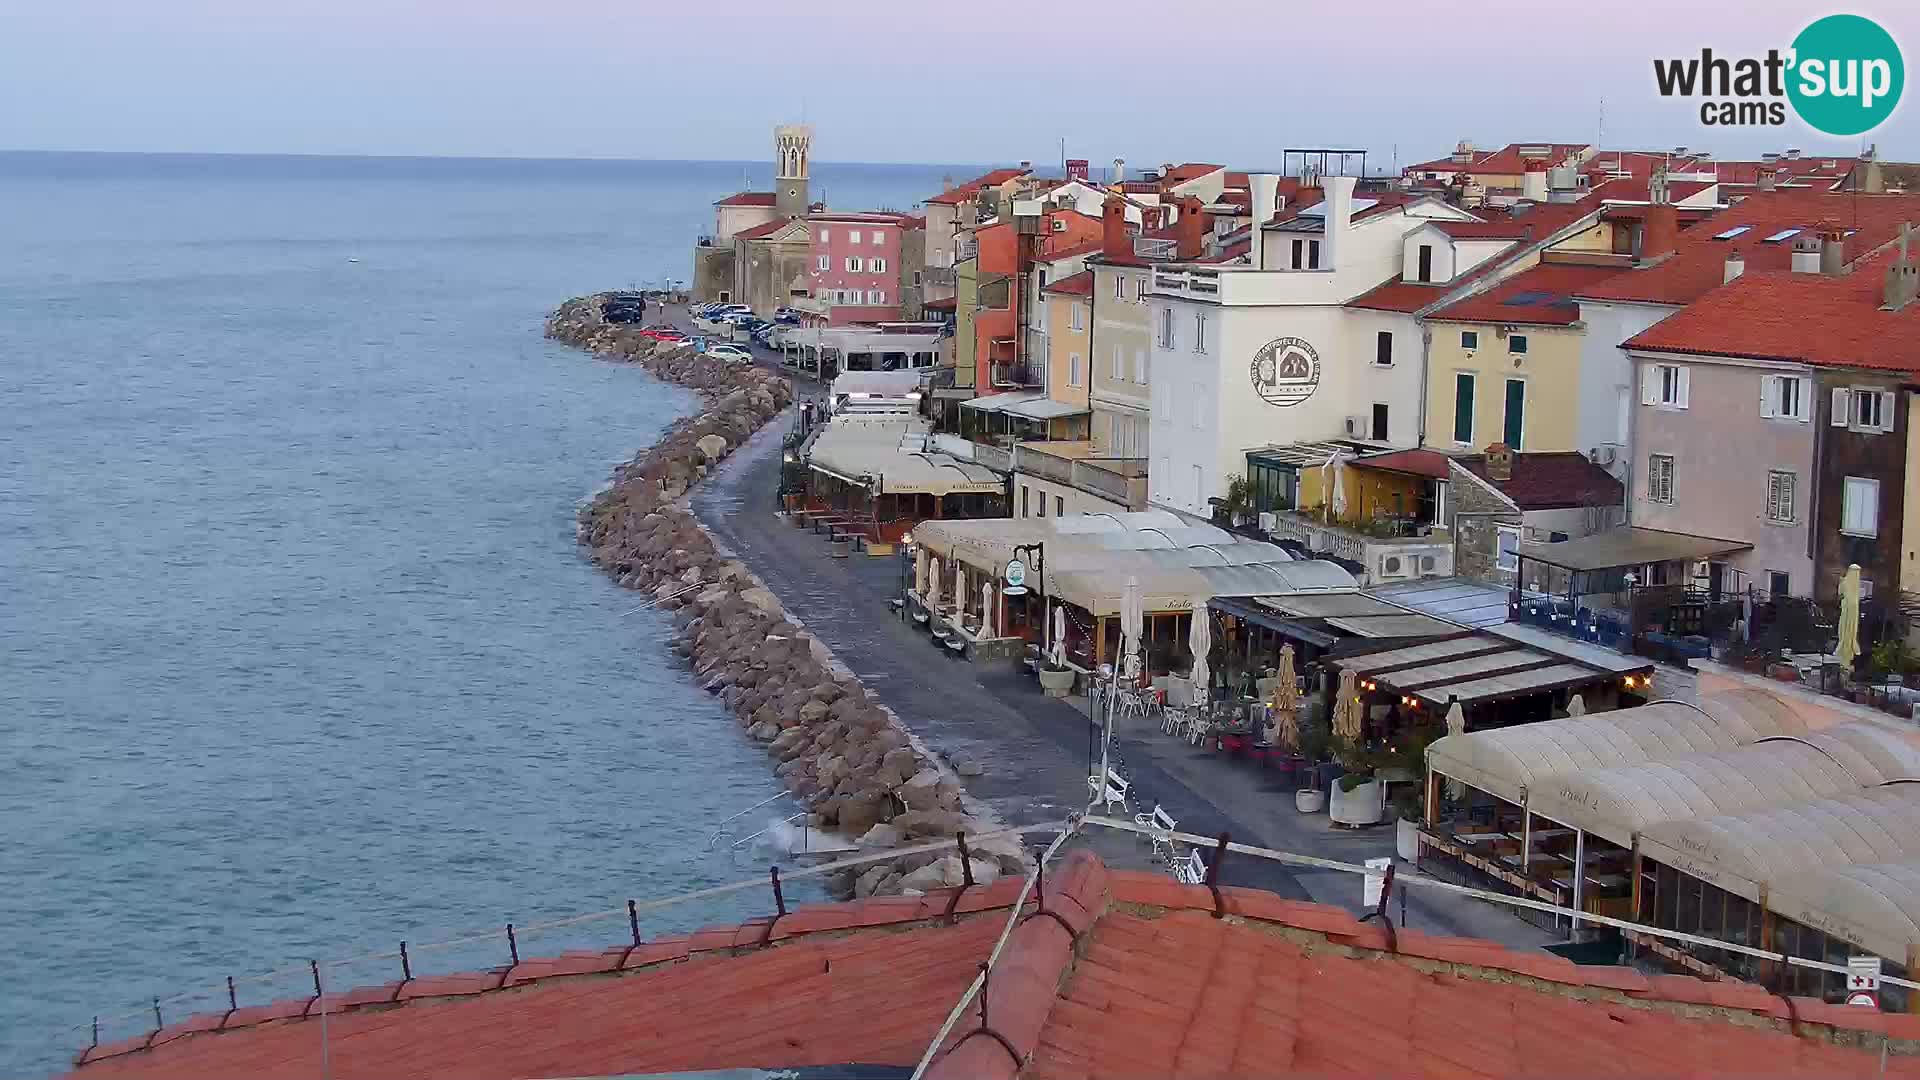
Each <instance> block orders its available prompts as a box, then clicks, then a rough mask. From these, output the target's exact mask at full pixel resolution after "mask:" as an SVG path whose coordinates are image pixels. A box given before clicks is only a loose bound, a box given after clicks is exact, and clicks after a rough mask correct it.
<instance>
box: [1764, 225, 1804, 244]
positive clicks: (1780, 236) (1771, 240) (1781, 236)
mask: <svg viewBox="0 0 1920 1080" xmlns="http://www.w3.org/2000/svg"><path fill="white" fill-rule="evenodd" d="M1799 235H1800V230H1799V229H1781V230H1780V231H1779V232H1777V233H1774V234H1773V235H1772V236H1769V237H1767V238H1766V239H1765V240H1762V241H1760V242H1761V243H1763V244H1777V243H1779V242H1780V241H1782V240H1786V239H1789V238H1791V237H1795V236H1799Z"/></svg>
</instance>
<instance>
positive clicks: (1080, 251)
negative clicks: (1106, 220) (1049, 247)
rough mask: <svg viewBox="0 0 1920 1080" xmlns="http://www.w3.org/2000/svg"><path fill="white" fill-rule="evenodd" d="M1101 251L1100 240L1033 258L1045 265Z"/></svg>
mask: <svg viewBox="0 0 1920 1080" xmlns="http://www.w3.org/2000/svg"><path fill="white" fill-rule="evenodd" d="M1069 212H1070V211H1069ZM1099 250H1100V241H1099V240H1097V239H1095V240H1086V241H1083V242H1081V243H1078V244H1075V245H1073V246H1072V247H1065V248H1061V249H1060V250H1059V251H1043V252H1041V253H1040V254H1038V255H1035V256H1034V257H1033V261H1034V262H1043V263H1050V262H1057V261H1059V260H1061V259H1071V258H1073V257H1074V256H1076V255H1090V254H1092V253H1093V252H1096V251H1099Z"/></svg>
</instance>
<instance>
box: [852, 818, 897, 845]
mask: <svg viewBox="0 0 1920 1080" xmlns="http://www.w3.org/2000/svg"><path fill="white" fill-rule="evenodd" d="M905 840H906V834H904V833H902V832H901V831H900V829H899V827H898V826H895V825H893V824H892V823H891V822H882V823H881V824H879V825H875V826H874V827H873V828H871V829H868V830H867V831H866V832H865V833H864V834H863V835H862V836H861V837H860V846H861V847H864V848H893V847H899V846H900V845H901V844H902V843H903V842H905Z"/></svg>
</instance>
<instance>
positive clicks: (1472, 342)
mask: <svg viewBox="0 0 1920 1080" xmlns="http://www.w3.org/2000/svg"><path fill="white" fill-rule="evenodd" d="M1460 347H1461V348H1463V349H1466V350H1467V351H1468V352H1472V351H1473V350H1475V349H1478V348H1479V347H1480V331H1478V330H1462V331H1460Z"/></svg>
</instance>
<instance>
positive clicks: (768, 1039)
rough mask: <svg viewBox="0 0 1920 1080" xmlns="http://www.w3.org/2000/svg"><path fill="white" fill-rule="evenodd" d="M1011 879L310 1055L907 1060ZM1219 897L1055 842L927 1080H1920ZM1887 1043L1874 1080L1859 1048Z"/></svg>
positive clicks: (1478, 951) (588, 968)
mask: <svg viewBox="0 0 1920 1080" xmlns="http://www.w3.org/2000/svg"><path fill="white" fill-rule="evenodd" d="M1019 887H1020V882H1019V881H1017V880H1009V881H1004V882H999V883H996V884H995V885H993V886H989V887H987V888H984V889H971V890H964V891H958V892H957V895H956V890H938V891H935V892H933V893H929V894H928V895H927V896H925V897H892V898H887V899H875V900H865V901H860V902H857V903H853V904H844V905H822V906H818V907H812V908H805V909H801V910H799V911H796V912H794V913H792V914H790V915H787V916H785V917H783V918H781V919H779V920H778V921H776V922H772V923H771V925H770V924H769V921H768V920H765V919H761V920H755V921H753V922H749V923H747V924H745V925H744V926H739V927H716V928H713V929H711V930H706V931H701V932H700V933H698V934H694V935H691V936H690V937H682V938H674V939H666V940H663V941H659V942H654V943H649V944H646V945H641V946H638V947H634V948H631V949H629V948H627V947H625V946H622V947H619V948H614V949H609V950H607V951H605V952H602V953H580V954H570V955H569V956H567V957H561V958H556V959H553V960H537V961H526V962H523V963H522V964H521V965H520V966H518V967H516V968H514V969H512V970H510V971H507V970H501V971H495V972H485V973H479V974H476V975H471V976H452V977H443V978H439V979H421V980H416V981H415V982H412V983H407V984H404V985H398V986H386V987H373V988H365V989H363V990H361V991H355V992H350V993H347V994H342V995H338V996H336V997H334V998H331V999H329V1000H328V1001H327V1002H326V1004H327V1006H328V1012H329V1019H328V1024H329V1029H328V1056H329V1062H328V1063H329V1066H330V1068H331V1073H332V1075H333V1076H335V1077H338V1078H340V1080H360V1078H372V1077H381V1078H401V1077H425V1076H445V1077H462V1078H472V1080H496V1078H499V1080H504V1078H508V1077H527V1076H610V1075H619V1074H638V1073H659V1072H688V1071H699V1070H717V1069H729V1068H762V1069H775V1068H780V1067H799V1066H806V1065H835V1064H849V1063H860V1064H867V1065H882V1066H894V1067H898V1068H906V1067H910V1066H912V1065H913V1064H914V1063H915V1062H917V1061H918V1059H919V1057H920V1055H921V1053H922V1052H923V1051H924V1050H925V1048H926V1045H927V1043H928V1042H929V1041H930V1040H931V1039H932V1038H933V1037H934V1035H935V1034H936V1033H937V1032H938V1030H939V1026H940V1024H941V1022H942V1020H943V1019H944V1018H945V1016H946V1014H947V1013H948V1011H949V1010H950V1009H951V1008H952V1006H953V1005H954V1003H956V1002H957V1001H958V1000H959V998H960V995H961V993H962V992H963V990H964V988H965V987H966V986H967V984H968V983H969V982H970V981H971V980H972V978H973V976H974V973H975V972H976V970H977V964H978V963H979V961H980V960H981V959H983V958H984V957H985V956H986V955H987V953H988V951H989V950H990V948H991V947H992V944H993V941H994V940H995V938H996V937H997V936H998V935H999V933H1000V931H1001V928H1002V927H1003V925H1004V923H1005V915H1006V908H1007V907H1008V905H1010V904H1011V903H1012V900H1013V899H1014V897H1015V896H1016V895H1017V893H1018V891H1019ZM956 900H957V908H958V920H957V922H955V923H953V924H952V925H948V924H947V920H946V918H945V917H944V915H945V912H946V911H947V908H948V906H949V905H950V904H953V903H955V902H956ZM1219 900H1220V907H1219V909H1218V910H1217V911H1216V908H1215V897H1214V894H1213V893H1211V892H1210V891H1209V890H1208V889H1207V888H1206V887H1204V886H1191V885H1181V884H1178V883H1176V882H1175V881H1173V880H1172V879H1171V878H1169V877H1167V876H1165V875H1162V874H1150V873H1114V872H1109V871H1108V870H1107V869H1106V867H1105V866H1103V865H1102V864H1101V863H1100V861H1099V860H1098V859H1097V858H1094V857H1093V856H1092V855H1091V854H1090V853H1087V852H1080V853H1077V854H1075V855H1074V856H1072V857H1071V858H1069V859H1068V860H1066V862H1065V863H1064V865H1062V866H1060V867H1057V868H1056V869H1055V870H1054V871H1053V872H1050V873H1049V874H1048V875H1047V883H1046V890H1045V899H1044V912H1042V911H1041V910H1040V906H1041V905H1039V904H1038V903H1034V902H1032V901H1030V902H1029V906H1028V907H1027V908H1025V909H1024V911H1025V914H1024V915H1023V916H1022V919H1021V921H1020V923H1019V925H1018V927H1017V928H1016V929H1015V930H1014V931H1013V934H1012V936H1011V937H1010V938H1009V939H1008V942H1007V947H1006V950H1005V952H1004V953H1003V954H1002V956H1001V959H1000V963H999V964H998V965H996V966H995V967H994V968H993V971H992V974H991V977H990V979H989V981H988V989H987V991H986V993H985V995H984V1001H983V1002H982V1003H981V1004H979V1005H977V1006H974V1007H970V1008H969V1010H968V1011H967V1012H965V1013H963V1014H962V1021H961V1023H959V1024H958V1025H957V1026H956V1027H955V1028H954V1031H953V1034H952V1035H950V1036H949V1037H948V1039H947V1040H946V1042H945V1043H944V1044H943V1045H942V1047H941V1049H940V1052H939V1055H938V1056H937V1057H936V1058H935V1060H934V1063H933V1066H932V1068H931V1069H930V1070H929V1071H928V1074H927V1076H928V1078H929V1080H1012V1078H1013V1077H1015V1076H1022V1075H1023V1076H1027V1077H1033V1078H1048V1080H1051V1078H1061V1080H1065V1078H1068V1077H1090V1076H1107V1077H1168V1076H1182V1077H1195V1076H1316V1077H1317V1076H1347V1075H1355V1076H1394V1077H1436V1078H1437V1077H1449V1078H1451V1077H1460V1076H1479V1077H1537V1076H1549V1075H1550V1076H1571V1077H1580V1076H1597V1075H1606V1074H1611V1073H1614V1072H1618V1071H1620V1070H1621V1069H1622V1068H1625V1069H1626V1070H1627V1071H1628V1072H1629V1073H1630V1074H1631V1075H1633V1076H1635V1077H1668V1076H1672V1077H1681V1076H1685V1077H1690V1078H1713V1077H1722V1076H1725V1077H1736V1076H1738V1077H1745V1076H1754V1075H1763V1074H1764V1075H1767V1076H1776V1077H1809V1078H1811V1077H1821V1078H1826V1077H1841V1076H1862V1077H1865V1076H1876V1075H1886V1076H1893V1077H1920V1058H1916V1057H1915V1056H1912V1055H1911V1054H1910V1053H1909V1052H1907V1051H1908V1049H1909V1047H1908V1045H1907V1042H1906V1041H1907V1040H1913V1039H1915V1038H1917V1037H1920V1017H1915V1016H1907V1015H1895V1014H1880V1013H1877V1012H1872V1011H1869V1010H1863V1009H1857V1008H1847V1007H1844V1006H1836V1005H1828V1004H1825V1003H1823V1002H1819V1001H1813V1000H1808V999H1794V1001H1793V1002H1792V1003H1791V1004H1789V1002H1788V1001H1786V1000H1785V999H1782V998H1780V997H1776V996H1774V995H1772V994H1770V993H1768V992H1767V991H1766V990H1764V989H1762V988H1760V987H1758V986H1755V985H1753V984H1750V983H1742V982H1735V981H1719V982H1703V981H1700V980H1697V979H1693V978H1690V977H1682V976H1647V975H1643V974H1641V973H1640V972H1638V971H1636V970H1634V969H1631V968H1619V967H1594V966H1579V965H1575V964H1574V963H1572V962H1571V961H1568V960H1565V959H1563V958H1561V957H1558V956H1553V955H1550V954H1547V953H1543V952H1532V951H1529V952H1513V951H1509V950H1506V949H1503V948H1501V947H1500V946H1498V945H1495V944H1492V943H1490V942H1485V941H1477V940H1470V939H1461V938H1439V937H1430V936H1428V935H1426V934H1422V933H1419V932H1418V931H1415V930H1409V929H1401V930H1399V931H1398V933H1397V934H1396V935H1395V937H1394V938H1393V940H1392V941H1391V942H1390V941H1389V939H1388V937H1387V934H1386V932H1385V931H1384V930H1383V929H1382V928H1381V926H1380V924H1378V923H1371V924H1362V923H1360V922H1358V921H1357V920H1356V919H1355V917H1354V916H1353V915H1352V914H1351V913H1349V912H1347V911H1345V910H1342V909H1340V908H1334V907H1326V906H1322V905H1318V904H1309V903H1301V902H1298V901H1291V900H1282V899H1280V898H1279V897H1277V896H1275V895H1273V894H1272V893H1268V892H1263V891H1259V890H1254V889H1242V888H1232V887H1222V888H1221V889H1220V893H1219ZM503 983H504V984H505V985H506V986H508V987H511V988H510V989H505V988H497V987H501V985H502V984H503ZM316 1011H317V1010H316V1008H315V1006H314V1004H313V1003H312V1002H308V1001H305V1000H296V1001H292V1002H286V1003H283V1004H282V1005H279V1006H267V1007H264V1008H261V1009H252V1010H241V1011H240V1012H238V1013H234V1014H230V1015H229V1014H217V1013H216V1014H210V1017H209V1018H207V1019H204V1020H200V1021H197V1022H196V1021H193V1020H190V1021H186V1022H183V1023H182V1024H178V1025H175V1026H174V1027H173V1028H169V1029H167V1030H164V1031H161V1032H158V1033H155V1034H153V1035H151V1036H147V1037H143V1038H142V1039H140V1040H136V1043H135V1044H134V1045H118V1046H111V1047H101V1048H98V1049H96V1050H94V1051H92V1052H90V1053H89V1054H88V1055H87V1063H86V1064H84V1065H82V1066H81V1069H80V1073H79V1075H80V1076H81V1077H82V1078H86V1080H91V1078H96V1077H113V1076H124V1077H181V1078H187V1077H192V1078H194V1080H224V1078H228V1077H262V1078H274V1077H289V1078H292V1077H302V1078H305V1077H312V1076H317V1075H320V1065H321V1060H320V1055H321V1045H320V1038H319V1036H320V1030H319V1028H320V1025H319V1022H318V1020H317V1019H315V1018H314V1017H313V1016H312V1015H309V1014H314V1013H316ZM243 1014H244V1015H243ZM982 1017H985V1020H984V1021H983V1020H982ZM1796 1018H1797V1019H1796ZM196 1023H197V1026H196ZM985 1024H990V1025H991V1027H990V1028H989V1027H986V1026H984V1025H985ZM1883 1033H1884V1034H1885V1035H1887V1036H1888V1037H1889V1038H1890V1039H1891V1040H1892V1043H1891V1046H1892V1048H1893V1052H1892V1053H1891V1055H1890V1056H1889V1058H1888V1061H1887V1065H1886V1068H1885V1072H1884V1073H1882V1072H1881V1066H1880V1058H1879V1046H1878V1040H1877V1039H1873V1038H1872V1036H1873V1035H1878V1034H1883ZM1863 1035H1864V1037H1863ZM1865 1043H1872V1044H1873V1050H1871V1051H1869V1050H1865V1049H1860V1048H1858V1047H1859V1046H1860V1045H1862V1044H1865Z"/></svg>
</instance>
